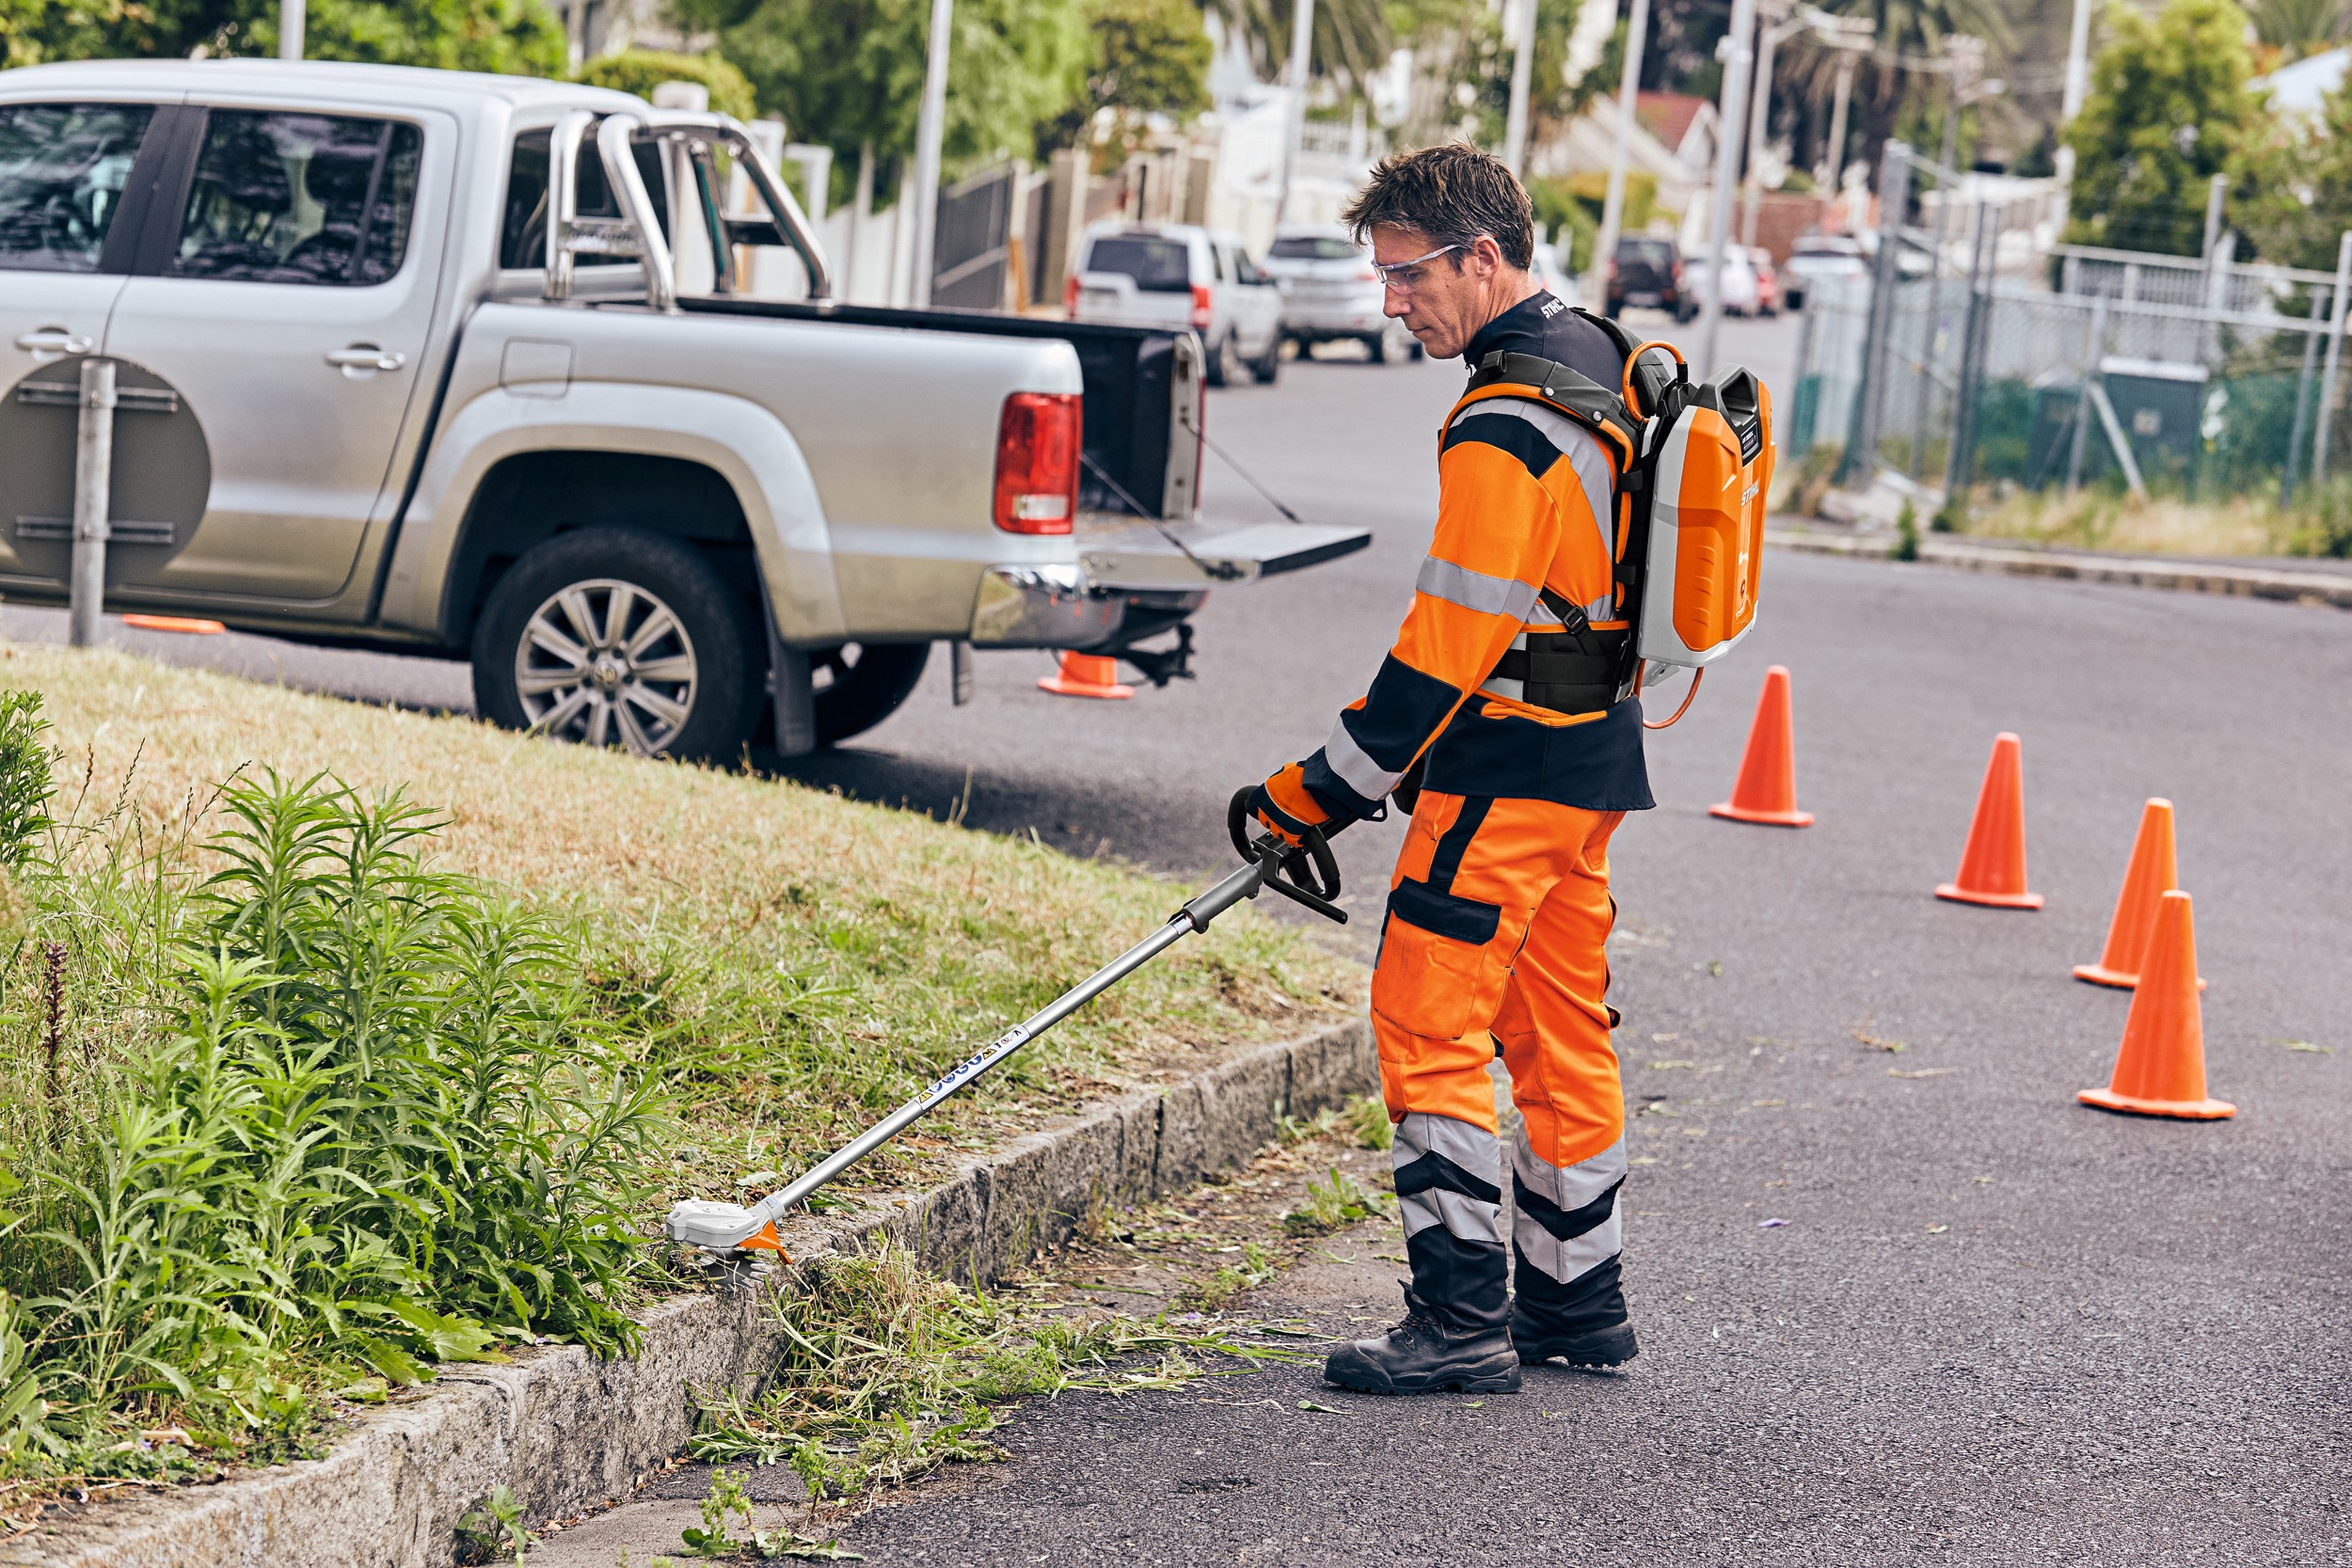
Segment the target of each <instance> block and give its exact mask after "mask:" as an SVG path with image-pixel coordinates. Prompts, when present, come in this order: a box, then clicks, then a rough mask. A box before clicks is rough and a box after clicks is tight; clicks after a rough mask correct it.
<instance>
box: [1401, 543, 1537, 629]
mask: <svg viewBox="0 0 2352 1568" xmlns="http://www.w3.org/2000/svg"><path fill="white" fill-rule="evenodd" d="M1413 588H1414V590H1415V592H1417V593H1422V594H1428V595H1429V596H1430V597H1431V598H1433V599H1443V600H1444V601H1445V602H1446V603H1448V604H1452V605H1459V606H1461V607H1462V608H1463V609H1464V610H1476V611H1477V612H1478V613H1479V614H1481V615H1507V616H1509V617H1510V618H1511V619H1512V620H1514V621H1524V620H1525V619H1526V618H1527V614H1528V611H1529V610H1530V609H1531V608H1532V607H1534V605H1535V604H1536V603H1537V600H1536V597H1535V588H1534V584H1532V583H1525V582H1521V581H1519V580H1518V578H1499V577H1493V576H1490V575H1489V574H1487V573H1486V572H1473V571H1471V570H1470V568H1469V567H1467V566H1456V565H1455V564H1454V562H1451V561H1440V560H1438V558H1437V557H1436V556H1434V555H1433V556H1430V557H1428V558H1426V559H1425V560H1423V561H1422V563H1421V576H1420V577H1418V578H1415V579H1414V581H1413Z"/></svg>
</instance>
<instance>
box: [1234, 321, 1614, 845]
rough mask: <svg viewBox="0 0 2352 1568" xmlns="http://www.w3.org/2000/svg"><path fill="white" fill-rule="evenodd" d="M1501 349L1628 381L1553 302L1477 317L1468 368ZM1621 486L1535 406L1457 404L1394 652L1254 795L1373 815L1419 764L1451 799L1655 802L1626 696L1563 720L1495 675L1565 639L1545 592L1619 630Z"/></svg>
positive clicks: (1306, 819)
mask: <svg viewBox="0 0 2352 1568" xmlns="http://www.w3.org/2000/svg"><path fill="white" fill-rule="evenodd" d="M1596 344H1597V345H1598V347H1597V351H1596V347H1595V345H1596ZM1498 348H1501V349H1505V350H1508V351H1509V352H1512V353H1516V354H1532V355H1535V356H1539V357H1542V358H1547V359H1552V360H1555V361H1558V362H1560V363H1563V364H1567V365H1569V366H1570V367H1571V368H1574V369H1577V370H1580V371H1581V372H1584V373H1585V374H1587V375H1589V376H1591V377H1592V379H1594V380H1596V381H1598V382H1600V383H1601V384H1602V385H1603V386H1608V387H1614V386H1615V385H1616V384H1617V382H1618V380H1619V379H1620V376H1621V374H1622V360H1620V359H1619V358H1618V357H1617V354H1616V350H1615V348H1614V347H1613V345H1612V344H1611V343H1610V342H1609V340H1608V338H1607V337H1606V336H1605V335H1604V334H1603V333H1601V332H1600V331H1599V329H1598V328H1597V327H1595V326H1593V325H1591V324H1590V323H1588V322H1584V321H1581V320H1580V319H1579V318H1577V317H1576V316H1575V315H1573V314H1572V313H1571V312H1570V311H1569V310H1568V309H1567V308H1566V307H1565V305H1563V304H1561V302H1560V301H1558V300H1557V299H1554V298H1553V297H1552V296H1551V295H1550V294H1549V293H1537V294H1536V295H1534V297H1533V298H1531V299H1528V300H1526V301H1524V302H1522V303H1521V304H1519V305H1518V306H1516V307H1514V308H1513V309H1510V310H1507V311H1505V312H1504V313H1503V314H1502V315H1501V316H1498V317H1497V318H1495V320H1494V321H1492V322H1490V323H1488V324H1487V325H1486V327H1485V328H1484V329H1483V330H1482V331H1481V332H1480V333H1479V334H1478V335H1477V336H1476V337H1475V338H1473V339H1472V340H1471V341H1470V346H1469V348H1468V349H1467V350H1466V351H1465V353H1464V356H1463V357H1464V358H1465V360H1467V361H1468V362H1469V363H1470V364H1471V365H1476V364H1477V363H1478V361H1479V360H1480V359H1481V358H1483V357H1485V356H1486V355H1487V354H1488V353H1491V352H1492V351H1493V350H1495V349H1498ZM1596 358H1598V359H1599V362H1598V363H1595V361H1596ZM1613 367H1614V368H1613ZM1615 479H1616V475H1615V467H1614V464H1613V460H1612V458H1611V456H1610V454H1609V453H1608V451H1605V450H1604V449H1603V447H1602V446H1601V444H1600V442H1599V440H1598V439H1597V438H1596V437H1595V436H1593V435H1592V434H1591V433H1590V432H1588V431H1586V430H1584V429H1583V428H1581V427H1580V426H1578V425H1577V424H1575V423H1574V422H1573V421H1571V420H1569V419H1568V418H1567V417H1566V416H1565V415H1563V414H1561V413H1560V412H1558V411H1557V410H1556V409H1553V408H1550V407H1549V406H1547V405H1545V404H1542V403H1540V402H1537V401H1536V400H1534V399H1533V398H1528V397H1517V396H1512V395H1510V394H1509V393H1508V392H1507V390H1506V389H1504V388H1482V389H1481V390H1480V391H1479V392H1477V393H1473V394H1471V395H1470V396H1469V397H1467V398H1465V399H1464V400H1463V401H1462V402H1460V403H1458V404H1455V405H1454V409H1453V410H1452V411H1451V412H1450V413H1449V414H1448V415H1447V418H1446V423H1445V426H1444V428H1443V432H1442V435H1441V436H1440V438H1439V449H1438V526H1437V531H1436V533H1435V535H1434V537H1433V538H1432V539H1431V541H1430V546H1429V554H1428V557H1427V559H1425V560H1424V561H1423V562H1422V565H1421V572H1420V575H1419V577H1418V578H1416V580H1415V582H1414V585H1413V586H1414V593H1413V606H1412V610H1410V611H1409V612H1408V613H1407V614H1406V617H1405V625H1404V627H1403V629H1402V630H1400V631H1399V632H1398V633H1397V639H1396V644H1395V646H1394V647H1393V648H1391V650H1390V652H1389V655H1388V657H1386V658H1385V659H1383V660H1382V661H1381V665H1380V669H1379V672H1378V673H1377V674H1375V676H1374V678H1373V682H1372V689H1371V690H1370V691H1368V692H1367V693H1366V694H1365V695H1364V696H1363V697H1362V698H1361V699H1359V701H1357V702H1356V703H1354V704H1352V705H1349V706H1348V708H1347V709H1346V710H1345V711H1344V712H1343V713H1342V714H1341V715H1340V719H1339V723H1338V724H1337V725H1336V726H1335V727H1334V728H1333V729H1332V731H1331V736H1330V738H1329V739H1328V740H1327V741H1326V742H1325V743H1324V746H1323V749H1322V750H1321V751H1319V752H1315V754H1314V755H1313V756H1311V757H1309V758H1308V759H1307V760H1306V761H1305V762H1303V763H1298V764H1294V765H1293V766H1292V767H1290V768H1285V769H1284V770H1283V771H1282V772H1281V773H1279V774H1278V775H1276V776H1275V778H1273V779H1271V780H1269V781H1268V782H1267V785H1266V799H1267V800H1270V801H1271V803H1272V804H1273V805H1274V806H1275V807H1276V808H1277V809H1278V810H1279V812H1281V813H1282V814H1283V815H1285V816H1291V817H1294V818H1295V819H1296V820H1297V821H1298V822H1300V823H1303V824H1309V825H1311V824H1315V823H1320V822H1324V821H1327V820H1329V819H1330V818H1331V817H1334V816H1352V817H1364V816H1373V815H1374V814H1375V813H1376V812H1377V811H1378V810H1379V802H1380V801H1381V800H1382V799H1383V798H1384V797H1386V796H1387V795H1388V794H1389V792H1390V791H1391V790H1392V789H1394V788H1395V787H1396V785H1397V782H1398V780H1399V779H1400V778H1401V777H1402V776H1403V775H1404V773H1405V771H1406V769H1407V768H1410V767H1411V766H1412V764H1413V762H1414V760H1415V759H1416V758H1419V757H1421V756H1422V754H1423V753H1424V752H1426V753H1427V758H1428V760H1427V771H1426V779H1425V783H1426V784H1427V786H1428V787H1429V788H1431V789H1435V790H1441V791H1444V792H1447V793H1450V794H1458V795H1465V796H1479V795H1485V796H1512V797H1521V798H1525V799H1530V800H1550V801H1554V802H1556V803H1558V804H1560V805H1565V806H1576V807H1581V808H1582V809H1584V810H1587V811H1642V810H1645V809H1647V808H1648V807H1649V806H1651V805H1652V804H1654V802H1653V801H1652V800H1651V798H1650V792H1649V781H1648V775H1647V773H1646V771H1645V768H1644V766H1643V761H1642V717H1641V705H1640V703H1639V701H1638V700H1637V699H1634V698H1628V699H1626V700H1625V701H1623V702H1621V703H1617V704H1615V705H1613V706H1610V707H1605V708H1597V709H1596V710H1595V711H1593V712H1590V713H1580V714H1564V713H1559V712H1556V711H1553V710H1551V709H1549V708H1543V707H1536V706H1533V705H1530V704H1528V703H1526V702H1523V701H1521V700H1520V687H1519V683H1518V682H1517V681H1514V680H1506V679H1502V678H1500V677H1497V676H1496V675H1495V674H1494V670H1495V665H1496V663H1497V661H1498V660H1500V659H1501V658H1502V656H1503V655H1504V654H1505V653H1506V652H1507V651H1509V650H1510V649H1511V647H1512V646H1513V645H1514V643H1515V642H1518V640H1519V639H1520V638H1521V637H1522V636H1523V635H1525V634H1526V633H1528V632H1531V631H1533V632H1537V633H1542V632H1558V631H1560V630H1562V629H1563V627H1562V623H1561V620H1560V617H1559V616H1558V615H1556V614H1554V613H1553V612H1552V611H1551V610H1550V609H1549V608H1548V607H1547V606H1546V605H1545V604H1544V602H1543V600H1542V598H1540V597H1539V596H1538V594H1539V590H1545V589H1549V591H1550V593H1551V594H1552V595H1555V596H1556V597H1557V598H1558V599H1561V600H1565V602H1566V603H1567V604H1570V605H1573V606H1576V607H1577V608H1579V609H1581V610H1582V611H1583V614H1584V616H1585V618H1586V619H1587V620H1588V621H1590V622H1591V623H1592V625H1593V626H1594V627H1595V628H1597V629H1601V630H1609V629H1613V628H1615V627H1618V626H1623V625H1624V622H1623V620H1622V619H1621V618H1620V616H1619V613H1618V607H1617V605H1616V604H1615V602H1614V596H1613V595H1614V592H1615V581H1616V572H1615V552H1616V549H1617V547H1618V539H1617V530H1616V528H1615V527H1614V526H1613V525H1614V520H1615V506H1614V504H1613V503H1614V498H1615V494H1616V487H1615Z"/></svg>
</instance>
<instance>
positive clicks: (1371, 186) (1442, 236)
mask: <svg viewBox="0 0 2352 1568" xmlns="http://www.w3.org/2000/svg"><path fill="white" fill-rule="evenodd" d="M1340 221H1341V222H1343V223H1344V224H1346V225H1347V226H1348V228H1350V229H1351V230H1354V231H1355V234H1356V238H1357V239H1359V240H1361V239H1364V238H1365V237H1367V236H1368V235H1369V234H1370V233H1371V232H1372V230H1373V229H1374V227H1375V226H1376V225H1381V224H1385V225H1387V226H1389V227H1390V228H1392V229H1418V230H1421V231H1422V233H1424V234H1426V235H1428V236H1429V237H1430V238H1431V239H1432V240H1434V241H1436V242H1437V243H1438V244H1439V245H1460V246H1461V247H1462V248H1463V249H1465V250H1467V249H1469V248H1470V245H1471V244H1472V243H1473V242H1474V241H1476V240H1477V238H1478V236H1479V235H1481V234H1490V235H1492V236H1494V242H1495V244H1496V245H1498V246H1499V247H1501V249H1502V259H1503V260H1504V261H1508V262H1510V263H1511V265H1513V266H1515V267H1517V268H1518V269H1519V270H1520V271H1521V272H1525V271H1526V270H1527V269H1528V267H1529V266H1530V265H1532V264H1533V263H1534V260H1535V214H1534V208H1533V207H1531V206H1530V205H1529V204H1528V200H1527V192H1526V190H1525V189H1523V188H1522V187H1521V186H1520V184H1519V182H1518V180H1517V179H1515V178H1513V176H1512V174H1511V171H1510V169H1509V168H1507V167H1505V166H1504V165H1503V162H1502V159H1500V158H1498V157H1496V156H1495V155H1494V154H1493V153H1491V152H1482V151H1481V150H1478V149H1477V148H1475V147H1472V146H1470V144H1469V143H1468V142H1454V143H1452V144H1450V145H1448V146H1445V147H1424V148H1422V149H1421V150H1419V151H1416V152H1393V153H1391V154H1390V155H1389V156H1388V157H1385V158H1383V159H1381V160H1380V163H1379V165H1378V166H1376V167H1375V168H1374V169H1373V171H1372V178H1371V179H1370V180H1369V181H1367V182H1365V184H1364V188H1363V189H1362V190H1361V191H1359V192H1358V193H1357V195H1356V199H1355V200H1353V201H1351V202H1349V203H1348V204H1347V210H1346V211H1345V212H1343V213H1342V214H1340ZM1454 264H1455V265H1456V266H1459V265H1460V262H1458V261H1457V262H1455V263H1454Z"/></svg>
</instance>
